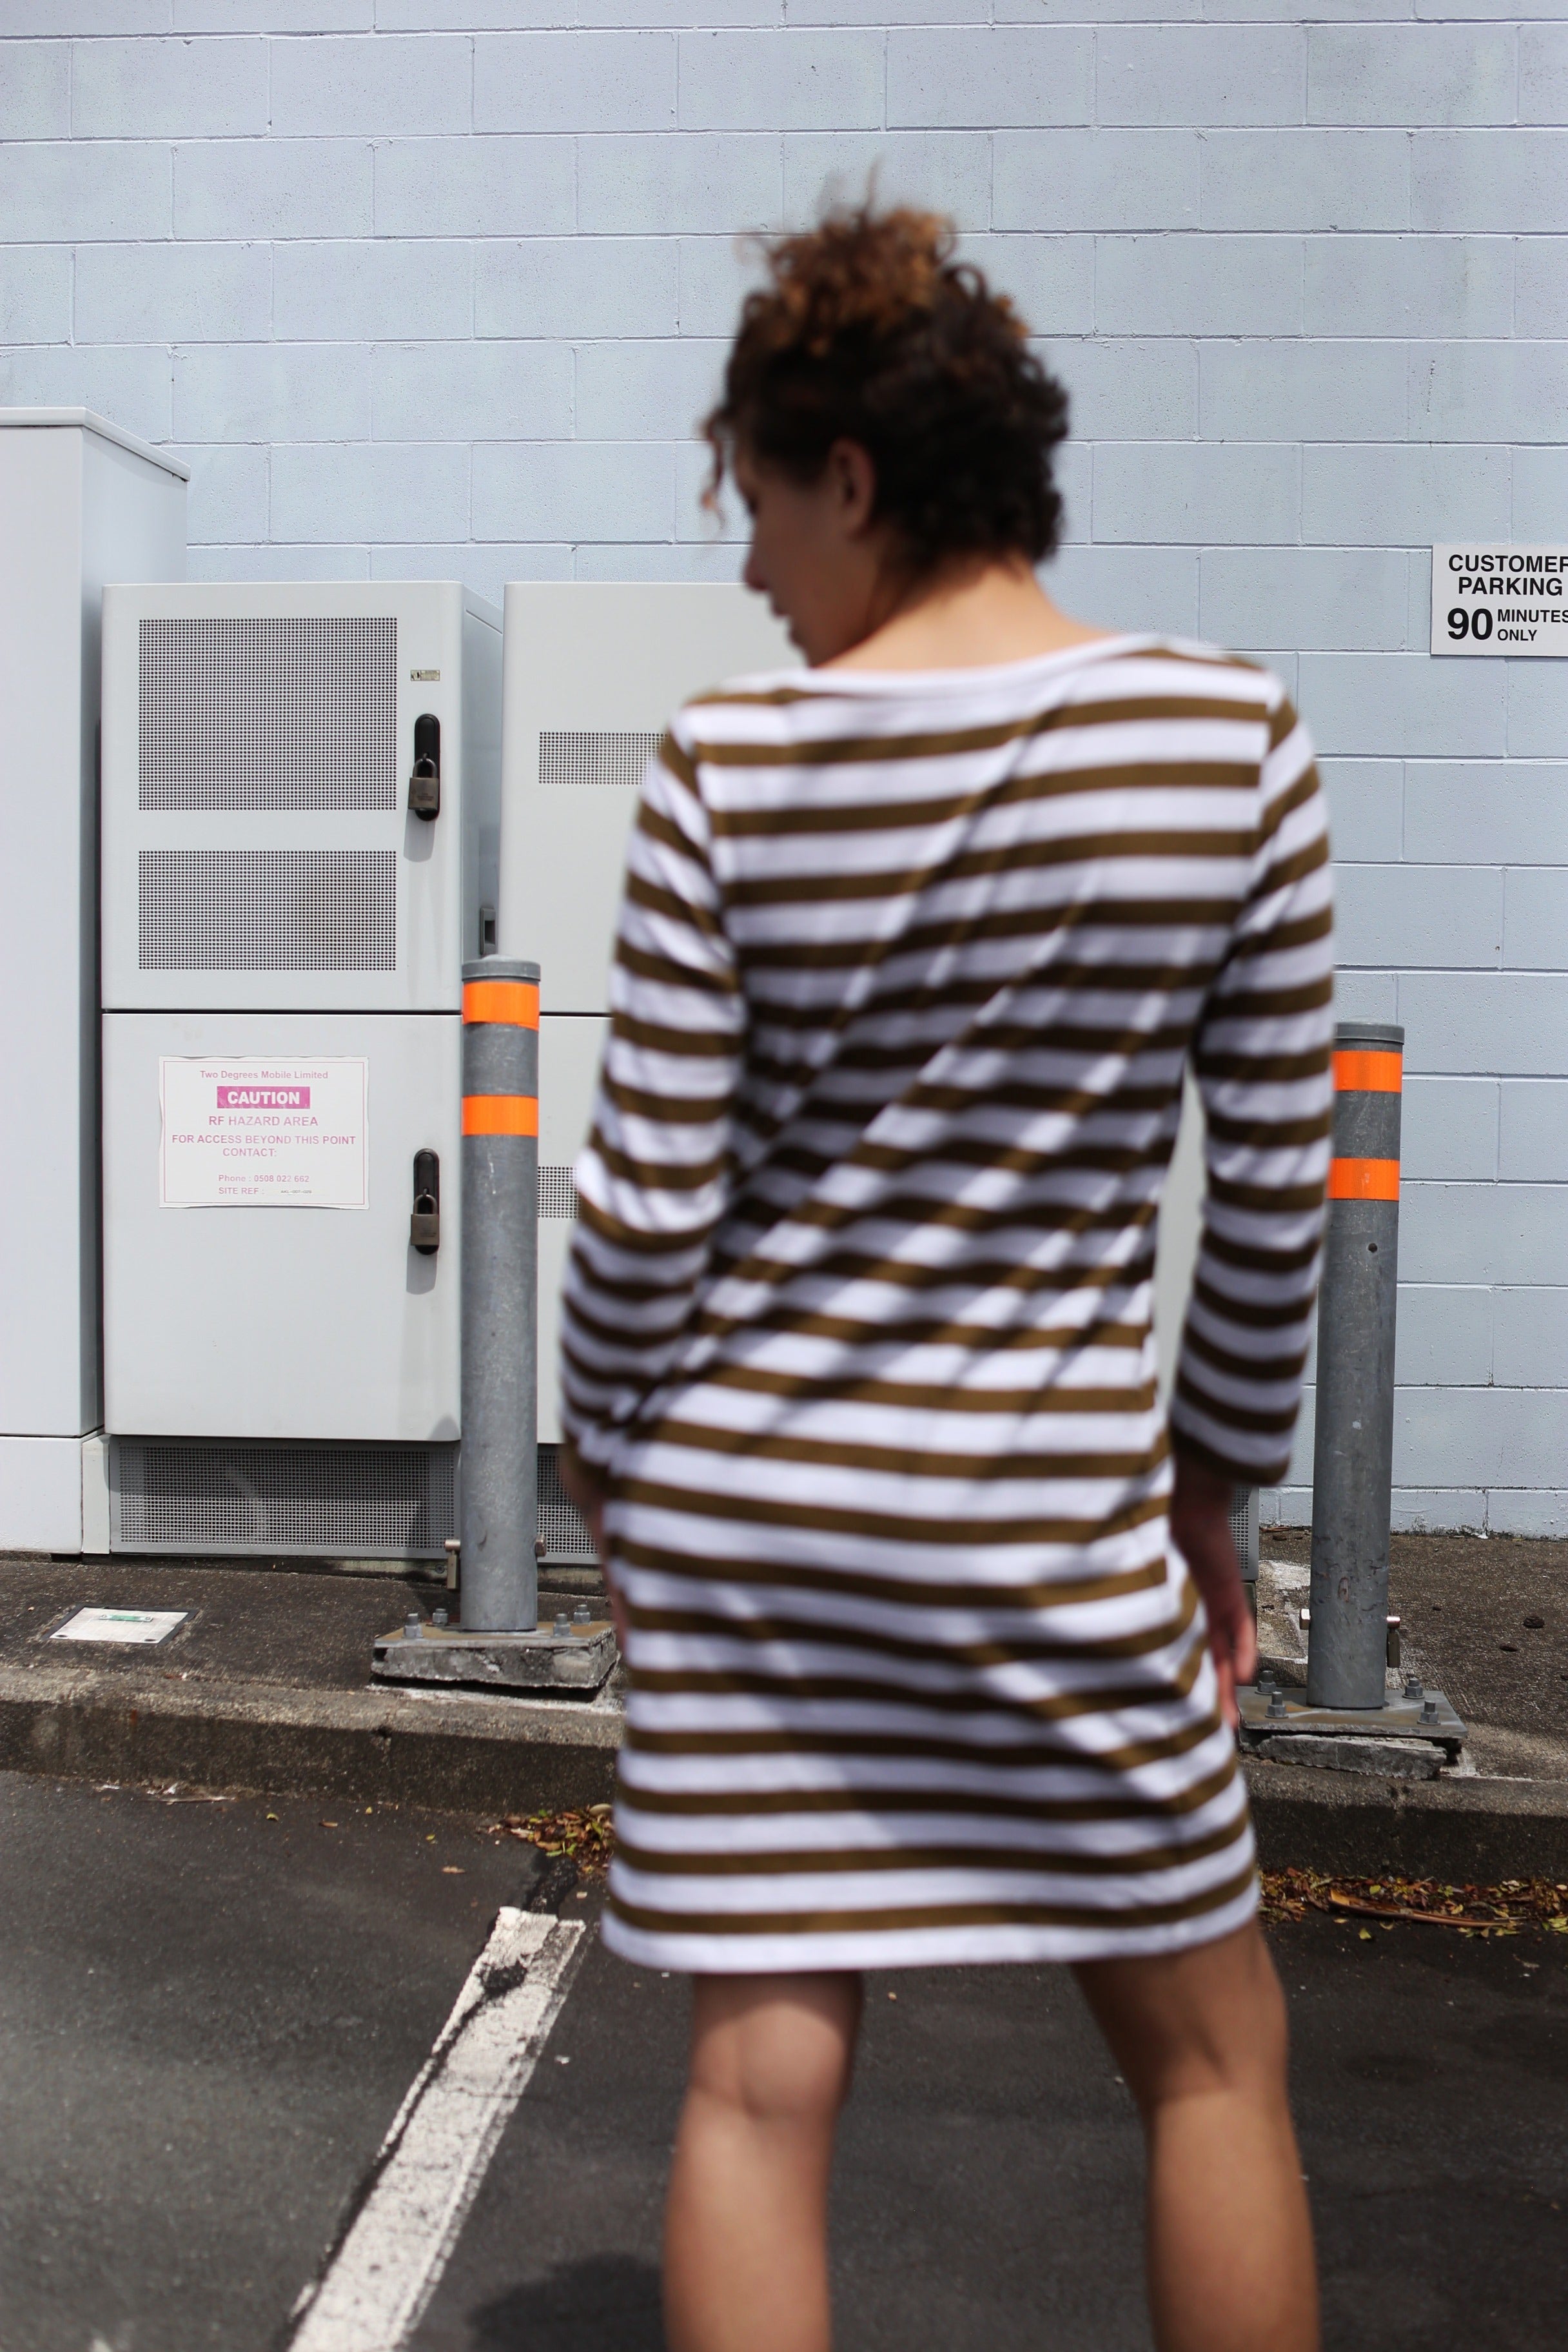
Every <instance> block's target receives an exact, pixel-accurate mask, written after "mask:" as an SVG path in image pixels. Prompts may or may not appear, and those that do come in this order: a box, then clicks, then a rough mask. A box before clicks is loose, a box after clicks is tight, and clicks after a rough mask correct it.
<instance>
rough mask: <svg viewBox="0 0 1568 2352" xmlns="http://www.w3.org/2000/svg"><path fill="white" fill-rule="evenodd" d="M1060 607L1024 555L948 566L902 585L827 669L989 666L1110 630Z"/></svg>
mask: <svg viewBox="0 0 1568 2352" xmlns="http://www.w3.org/2000/svg"><path fill="white" fill-rule="evenodd" d="M1111 634H1112V632H1110V631H1109V630H1106V629H1090V628H1086V627H1085V626H1084V625H1083V623H1082V622H1081V621H1073V620H1069V619H1068V615H1067V614H1065V613H1062V612H1058V609H1057V607H1056V605H1055V604H1052V602H1051V600H1050V598H1049V597H1048V596H1047V594H1046V593H1045V590H1044V589H1043V588H1042V587H1041V586H1040V583H1039V582H1038V581H1037V579H1036V577H1035V575H1034V573H1033V572H1032V571H1031V570H1030V569H1029V566H1028V565H1027V564H1026V562H1024V561H1023V559H1022V557H1018V558H1016V559H1015V560H1014V561H1013V562H1004V561H985V562H980V563H968V564H965V565H963V567H962V568H959V567H956V566H949V567H947V568H946V569H945V570H943V571H942V572H938V573H937V574H936V575H935V576H934V577H932V578H931V579H929V580H923V581H921V582H920V583H917V584H916V585H914V586H911V587H910V588H908V589H906V590H904V591H903V592H902V593H901V594H900V595H899V596H898V597H897V600H896V601H895V602H893V604H892V606H891V609H890V610H889V612H888V614H887V615H886V617H885V618H883V619H879V620H878V621H877V623H876V625H875V626H874V627H873V628H871V629H870V630H869V631H868V634H867V635H865V636H863V637H862V638H861V639H860V640H859V642H858V644H856V645H853V646H848V647H847V649H846V650H845V651H844V652H843V653H841V654H837V655H835V656H834V657H833V659H832V660H831V661H827V662H824V663H823V664H822V665H821V667H823V668H825V669H875V670H889V669H892V670H897V669H910V670H918V669H984V668H989V667H992V666H993V665H994V664H996V663H1000V662H1015V661H1028V660H1030V659H1031V658H1033V657H1034V656H1037V655H1041V654H1058V653H1065V652H1066V651H1067V650H1068V647H1069V646H1086V645H1092V644H1094V643H1095V642H1096V641H1097V640H1099V639H1100V638H1103V637H1106V636H1108V635H1111Z"/></svg>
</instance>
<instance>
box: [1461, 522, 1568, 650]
mask: <svg viewBox="0 0 1568 2352" xmlns="http://www.w3.org/2000/svg"><path fill="white" fill-rule="evenodd" d="M1432 651H1433V652H1434V653H1435V654H1469V655H1488V654H1489V655H1491V656H1494V657H1495V656H1498V655H1503V656H1509V657H1512V658H1516V659H1517V658H1519V657H1521V656H1522V657H1523V658H1524V659H1525V660H1527V661H1529V660H1536V661H1539V660H1541V659H1542V658H1545V659H1547V660H1550V659H1552V657H1553V656H1555V657H1557V658H1558V659H1565V658H1568V547H1435V548H1434V549H1433V550H1432Z"/></svg>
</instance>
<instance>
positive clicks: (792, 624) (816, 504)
mask: <svg viewBox="0 0 1568 2352" xmlns="http://www.w3.org/2000/svg"><path fill="white" fill-rule="evenodd" d="M734 476H735V488H736V489H737V490H738V491H739V493H740V496H741V499H742V503H743V505H744V506H745V509H746V511H747V513H748V514H749V515H750V517H751V519H752V544H751V548H750V551H749V552H748V554H747V557H746V568H745V572H744V573H743V575H742V576H743V578H744V580H745V583H746V585H747V587H748V588H751V589H753V590H754V591H755V592H756V593H757V594H758V595H760V596H765V597H766V598H767V600H768V603H769V604H770V605H771V606H772V607H773V611H774V612H775V613H776V614H778V615H779V618H780V619H781V620H782V621H783V622H784V625H785V626H786V627H787V629H788V630H789V634H790V635H791V637H792V638H793V640H794V642H795V644H796V645H797V646H799V648H800V650H801V652H802V653H803V654H804V655H805V658H806V660H807V661H808V662H809V663H811V664H812V665H813V667H818V666H820V664H822V663H823V662H826V661H831V660H832V659H833V658H834V656H835V655H837V654H842V653H847V651H848V650H849V648H850V646H855V645H858V644H859V642H860V640H861V638H862V637H863V636H864V635H866V634H867V631H868V626H869V625H870V620H871V613H872V608H873V601H874V598H875V593H876V588H877V583H878V579H879V573H880V570H881V562H882V547H881V539H882V533H881V531H880V530H879V528H878V527H876V526H874V525H873V523H872V520H871V514H872V509H873V506H874V505H875V501H876V475H875V472H874V470H873V467H872V465H871V460H870V458H869V457H868V456H867V454H866V452H865V450H864V449H863V448H861V446H860V445H859V444H858V442H855V441H836V442H835V443H834V445H833V447H832V448H831V449H830V450H829V452H828V454H827V462H826V465H825V466H824V467H823V469H822V472H821V474H820V475H819V477H818V478H817V479H816V481H814V482H800V481H797V480H795V478H794V476H793V475H790V474H786V473H785V472H784V470H783V468H782V467H777V466H772V465H767V464H765V463H763V462H762V461H760V460H759V459H757V458H755V457H752V456H750V455H749V454H748V452H747V451H746V450H745V449H744V448H743V447H738V448H737V449H736V451H735V457H734Z"/></svg>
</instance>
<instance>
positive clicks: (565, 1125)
mask: <svg viewBox="0 0 1568 2352" xmlns="http://www.w3.org/2000/svg"><path fill="white" fill-rule="evenodd" d="M609 1025H610V1024H609V1023H608V1022H607V1021H605V1020H595V1019H594V1018H593V1017H591V1016H589V1015H584V1014H570V1013H546V1014H545V1015H544V1016H543V1018H542V1020H541V1022H540V1024H539V1442H540V1444H541V1445H559V1444H560V1443H561V1404H560V1394H559V1369H558V1368H559V1363H560V1357H561V1285H562V1282H563V1279H564V1277H565V1273H566V1254H567V1251H568V1250H569V1249H570V1248H571V1245H572V1227H573V1223H574V1218H575V1216H576V1213H577V1212H576V1198H575V1195H574V1192H573V1190H572V1163H573V1161H574V1160H575V1159H576V1157H577V1154H578V1153H579V1151H581V1150H582V1149H583V1146H584V1143H585V1142H586V1141H587V1139H588V1122H589V1119H590V1118H592V1116H593V1110H594V1085H595V1079H596V1078H597V1077H598V1075H599V1056H600V1055H601V1054H602V1053H603V1052H604V1050H605V1033H606V1032H607V1030H608V1029H609Z"/></svg>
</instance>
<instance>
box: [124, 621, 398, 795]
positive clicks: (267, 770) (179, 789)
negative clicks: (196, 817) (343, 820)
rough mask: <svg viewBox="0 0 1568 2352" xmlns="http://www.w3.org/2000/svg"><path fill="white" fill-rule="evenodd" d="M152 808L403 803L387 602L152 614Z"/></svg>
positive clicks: (143, 737)
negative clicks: (282, 611) (368, 610)
mask: <svg viewBox="0 0 1568 2352" xmlns="http://www.w3.org/2000/svg"><path fill="white" fill-rule="evenodd" d="M141 639H142V642H141V656H142V660H141V709H140V719H141V729H140V746H139V751H140V759H139V767H140V792H141V805H142V807H143V808H144V809H391V808H395V807H396V806H397V775H396V766H397V623H396V621H395V619H394V618H393V617H392V615H391V614H341V615H331V614H300V615H298V616H296V617H293V618H285V617H283V616H281V615H278V614H253V615H246V616H240V615H237V614H212V615H210V616H207V617H204V618H198V617H195V616H194V615H191V616H181V617H178V618H172V619H161V620H145V621H143V622H142V631H141Z"/></svg>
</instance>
